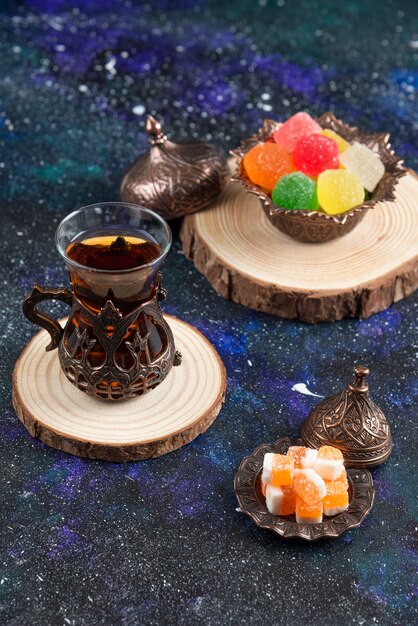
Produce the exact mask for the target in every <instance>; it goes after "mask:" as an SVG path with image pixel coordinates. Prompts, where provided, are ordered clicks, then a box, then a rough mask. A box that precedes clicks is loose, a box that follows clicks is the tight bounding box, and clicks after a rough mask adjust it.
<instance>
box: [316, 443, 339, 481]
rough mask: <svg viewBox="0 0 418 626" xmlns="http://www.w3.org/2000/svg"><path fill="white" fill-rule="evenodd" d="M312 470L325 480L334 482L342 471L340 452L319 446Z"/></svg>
mask: <svg viewBox="0 0 418 626" xmlns="http://www.w3.org/2000/svg"><path fill="white" fill-rule="evenodd" d="M314 470H315V472H317V474H319V475H320V476H322V478H324V479H326V480H336V479H337V478H338V477H339V476H340V475H341V473H342V471H343V470H344V458H343V455H342V453H341V450H338V448H334V447H333V446H321V448H319V450H318V456H317V457H316V461H315V463H314Z"/></svg>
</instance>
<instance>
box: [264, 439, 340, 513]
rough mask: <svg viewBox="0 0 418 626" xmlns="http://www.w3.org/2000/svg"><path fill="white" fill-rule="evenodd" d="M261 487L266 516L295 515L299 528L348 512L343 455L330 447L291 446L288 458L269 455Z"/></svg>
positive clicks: (265, 459) (266, 458)
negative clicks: (268, 514) (323, 517)
mask: <svg viewBox="0 0 418 626" xmlns="http://www.w3.org/2000/svg"><path fill="white" fill-rule="evenodd" d="M261 485H262V491H263V494H264V496H265V498H266V506H267V509H268V510H269V512H270V513H271V514H272V515H291V514H292V513H295V514H296V521H297V522H298V523H300V524H317V523H319V522H322V515H323V514H325V515H328V516H331V515H337V513H342V512H343V511H345V510H346V509H347V508H348V481H347V473H346V471H345V469H344V461H343V455H342V454H341V451H340V450H338V449H337V448H334V447H333V446H322V448H319V450H313V449H312V448H305V447H303V446H292V447H290V448H289V449H288V451H287V455H284V454H274V453H273V452H268V453H267V454H266V455H265V456H264V462H263V473H262V476H261Z"/></svg>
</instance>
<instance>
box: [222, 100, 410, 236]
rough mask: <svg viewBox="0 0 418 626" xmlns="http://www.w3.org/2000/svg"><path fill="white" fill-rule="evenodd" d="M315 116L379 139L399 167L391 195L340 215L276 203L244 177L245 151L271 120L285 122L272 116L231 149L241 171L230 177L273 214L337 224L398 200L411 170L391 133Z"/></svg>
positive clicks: (261, 136)
mask: <svg viewBox="0 0 418 626" xmlns="http://www.w3.org/2000/svg"><path fill="white" fill-rule="evenodd" d="M315 119H316V121H317V122H318V123H319V124H321V123H322V124H324V123H328V124H330V123H332V124H334V125H337V126H342V127H343V128H345V129H347V130H349V131H350V132H352V133H355V132H358V133H360V134H361V135H362V137H363V139H364V140H369V141H375V142H376V143H378V144H380V147H381V149H382V150H383V151H385V152H386V153H387V155H388V157H389V158H391V159H392V161H393V162H392V165H393V167H394V168H395V172H393V173H392V174H391V177H392V178H393V183H392V188H391V190H390V192H388V193H387V197H385V198H380V199H376V200H374V199H371V200H367V201H366V202H363V203H362V204H359V205H357V206H356V207H354V208H352V209H350V210H349V211H346V212H345V213H340V214H339V215H327V214H326V213H322V212H320V211H307V210H304V209H298V210H297V211H295V210H291V209H285V208H283V207H279V206H277V205H276V204H274V203H273V201H272V199H271V198H270V196H269V195H268V194H266V193H265V192H264V191H262V189H261V188H260V187H258V186H257V185H255V184H254V183H252V182H251V181H250V179H249V178H248V177H243V175H242V172H243V166H242V160H243V157H244V155H245V153H246V152H248V150H249V148H250V147H253V146H254V145H256V144H257V143H260V142H262V141H265V139H266V136H265V135H266V129H267V125H268V124H270V125H274V126H276V127H277V128H278V127H280V126H281V123H280V122H276V121H275V120H271V119H265V120H264V122H263V126H261V128H259V129H258V131H257V132H256V133H254V134H253V135H251V136H250V137H247V138H245V139H243V140H242V141H241V143H240V146H239V147H238V148H236V149H234V150H230V151H229V152H230V154H231V155H232V156H233V157H235V160H236V165H237V173H236V174H235V175H234V176H232V177H231V179H230V180H231V182H234V183H240V184H241V185H243V186H244V188H245V190H246V191H247V192H248V193H252V194H254V195H256V196H258V198H259V199H260V201H261V202H262V203H263V204H264V205H265V206H266V207H267V208H268V210H269V213H270V216H271V217H274V216H275V215H280V214H282V215H287V216H292V217H293V218H301V219H311V221H312V219H314V220H316V221H318V220H320V221H324V220H328V221H329V220H331V221H333V222H335V223H337V224H345V223H346V221H347V220H348V219H349V218H350V217H352V216H354V215H355V214H356V213H360V212H362V211H366V210H367V209H372V208H375V207H376V206H377V205H378V204H379V203H380V202H384V201H392V202H395V201H396V197H395V195H394V190H395V187H396V185H397V184H398V181H399V179H400V178H401V177H402V176H404V175H405V174H407V172H408V170H407V169H406V168H405V167H403V159H402V158H401V157H398V156H397V155H396V154H395V152H394V151H393V150H390V144H389V141H388V140H389V133H375V134H373V133H369V134H368V133H365V132H363V131H361V130H360V129H359V128H358V127H356V126H348V124H345V123H344V122H343V121H341V120H339V119H337V118H336V117H335V116H334V115H333V114H332V113H331V112H327V113H324V114H323V115H321V117H319V118H315ZM325 128H326V126H325ZM360 143H362V142H360ZM386 174H387V175H389V174H390V173H389V172H387V171H386Z"/></svg>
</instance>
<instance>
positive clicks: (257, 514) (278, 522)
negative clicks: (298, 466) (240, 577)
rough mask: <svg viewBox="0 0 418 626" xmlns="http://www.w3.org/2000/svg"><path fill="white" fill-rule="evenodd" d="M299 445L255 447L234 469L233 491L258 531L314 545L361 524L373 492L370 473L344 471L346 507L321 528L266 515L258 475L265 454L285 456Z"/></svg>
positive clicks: (292, 518) (286, 439) (279, 443)
mask: <svg viewBox="0 0 418 626" xmlns="http://www.w3.org/2000/svg"><path fill="white" fill-rule="evenodd" d="M295 445H303V443H302V442H301V441H300V440H296V439H291V438H290V437H281V438H280V439H277V440H276V441H275V442H274V443H273V444H263V445H261V446H258V448H256V449H255V450H254V452H253V453H252V454H251V455H250V456H247V457H245V458H244V459H243V460H242V461H241V463H240V466H239V468H238V471H237V473H236V475H235V480H234V489H235V494H236V496H237V499H238V502H239V506H240V507H241V510H242V511H243V512H244V513H246V514H247V515H249V516H250V517H251V519H252V520H253V521H254V522H255V523H256V524H257V526H260V527H261V528H267V529H268V530H271V531H273V532H274V533H276V534H277V535H280V536H281V537H284V538H285V539H289V538H291V537H296V538H299V539H305V540H306V541H316V540H318V539H323V538H325V537H339V536H340V535H342V534H343V533H344V532H345V531H346V530H349V529H350V528H355V527H357V526H359V525H360V524H361V522H362V521H363V519H364V518H365V516H366V515H367V513H368V512H369V511H370V509H371V508H372V506H373V501H374V495H375V490H374V487H373V480H372V476H371V474H370V472H369V471H368V470H366V469H357V468H348V469H347V477H348V485H349V501H350V504H349V507H348V509H347V510H346V511H344V512H343V513H340V514H339V515H334V516H333V517H326V518H324V521H323V522H322V523H321V524H298V523H297V522H296V521H295V516H294V515H286V516H284V517H280V516H278V515H272V514H271V513H269V512H268V510H267V508H266V505H265V499H264V496H263V495H262V493H261V471H262V467H263V459H264V455H265V453H266V452H275V453H278V454H286V452H287V449H288V448H289V447H290V446H295Z"/></svg>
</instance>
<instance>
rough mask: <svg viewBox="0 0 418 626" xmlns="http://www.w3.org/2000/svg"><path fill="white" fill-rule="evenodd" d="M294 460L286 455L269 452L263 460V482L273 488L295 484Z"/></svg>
mask: <svg viewBox="0 0 418 626" xmlns="http://www.w3.org/2000/svg"><path fill="white" fill-rule="evenodd" d="M294 466H295V464H294V462H293V459H292V458H291V457H289V456H285V455H284V454H274V453H273V452H267V453H266V454H265V455H264V460H263V473H262V475H261V480H262V482H264V483H266V484H267V485H271V486H272V487H286V486H287V485H291V484H292V483H293V468H294Z"/></svg>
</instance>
